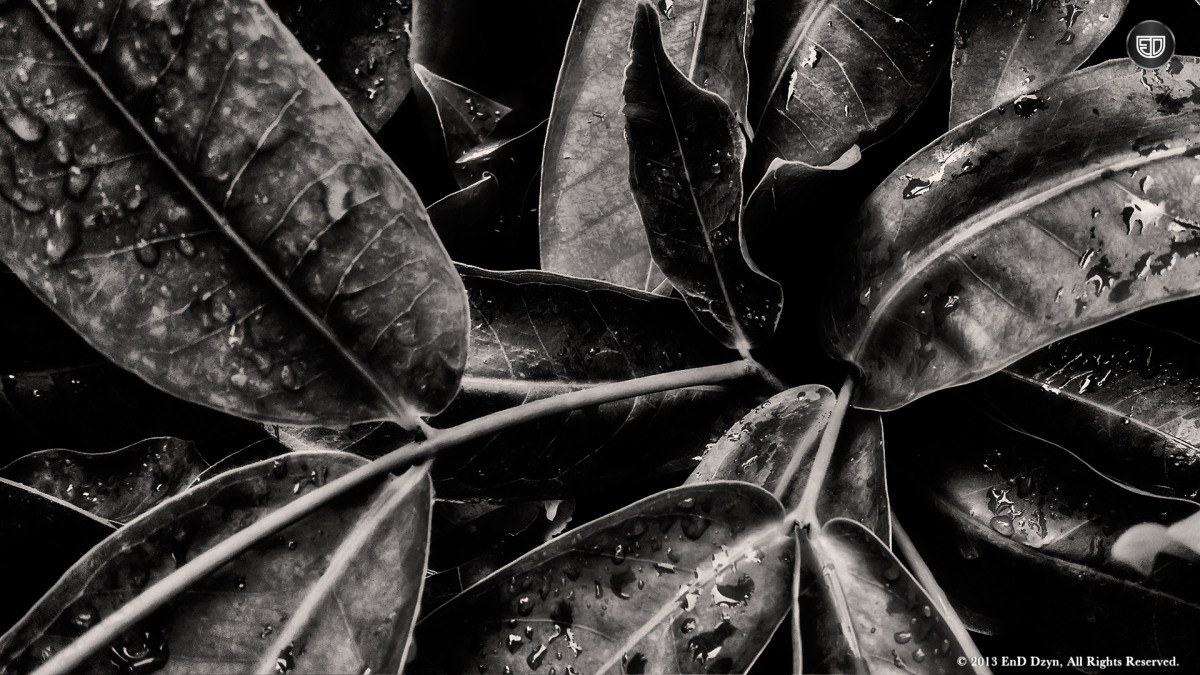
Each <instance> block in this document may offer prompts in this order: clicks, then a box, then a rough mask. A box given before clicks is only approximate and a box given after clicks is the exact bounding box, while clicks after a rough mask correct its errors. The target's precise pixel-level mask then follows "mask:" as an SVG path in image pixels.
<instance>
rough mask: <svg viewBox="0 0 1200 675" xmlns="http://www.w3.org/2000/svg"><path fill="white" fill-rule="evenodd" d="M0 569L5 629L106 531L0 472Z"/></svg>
mask: <svg viewBox="0 0 1200 675" xmlns="http://www.w3.org/2000/svg"><path fill="white" fill-rule="evenodd" d="M0 512H2V513H3V514H4V517H3V518H0V539H2V540H3V541H4V547H5V551H6V553H5V555H2V556H0V574H3V575H4V578H5V579H8V580H9V582H10V583H9V584H8V588H7V589H5V594H4V602H3V603H0V630H8V628H9V626H12V625H13V624H14V623H15V622H16V621H17V620H18V619H20V618H21V615H22V614H24V613H25V611H26V610H28V609H29V608H30V607H31V606H32V605H33V603H34V602H35V601H36V600H37V599H38V596H40V595H41V594H42V593H44V592H45V591H46V589H48V588H50V586H51V585H53V584H54V582H55V580H57V579H58V577H59V575H61V574H62V573H63V572H64V571H66V569H67V568H68V567H70V566H71V565H72V564H73V563H74V562H75V561H76V560H78V559H79V558H80V557H81V556H82V555H83V554H84V553H86V552H87V550H88V549H89V548H91V547H92V546H94V545H95V544H97V543H98V542H99V541H100V540H101V539H104V538H105V537H107V536H108V535H110V534H112V532H113V526H112V525H111V524H109V523H107V522H105V521H104V520H101V519H100V518H97V517H96V516H93V515H92V514H90V513H88V512H87V511H83V510H81V509H79V508H76V507H74V506H72V505H70V504H68V503H66V502H63V501H61V500H58V499H55V498H53V497H50V496H48V495H44V494H42V493H40V492H38V491H37V490H34V489H32V488H29V487H26V486H24V485H21V484H19V483H14V482H13V481H11V480H8V479H7V478H0Z"/></svg>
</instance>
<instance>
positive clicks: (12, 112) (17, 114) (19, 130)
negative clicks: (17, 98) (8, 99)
mask: <svg viewBox="0 0 1200 675" xmlns="http://www.w3.org/2000/svg"><path fill="white" fill-rule="evenodd" d="M0 120H3V122H4V126H6V127H8V130H9V131H11V132H13V135H14V136H16V137H17V138H19V139H21V140H22V141H25V142H26V143H37V142H38V141H41V140H42V139H43V138H45V137H46V129H47V126H46V121H45V120H43V119H42V118H40V117H37V116H36V115H33V114H31V113H30V112H29V111H27V110H25V109H24V108H22V107H21V106H19V105H18V106H15V107H12V108H6V109H0Z"/></svg>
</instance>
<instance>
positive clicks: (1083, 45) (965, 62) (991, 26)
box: [950, 0, 1129, 127]
mask: <svg viewBox="0 0 1200 675" xmlns="http://www.w3.org/2000/svg"><path fill="white" fill-rule="evenodd" d="M1128 4H1129V0H1093V1H1092V2H1090V3H1087V4H1084V3H1078V4H1077V3H1074V2H1059V3H1048V2H1046V0H1032V1H1030V2H1027V1H1026V0H999V1H997V0H964V2H963V3H962V8H961V9H960V10H959V13H958V23H957V24H956V25H955V27H954V60H953V64H954V67H953V68H951V69H950V77H951V79H952V81H953V83H954V84H953V91H952V93H951V97H950V126H951V127H956V126H958V125H959V124H962V123H963V122H966V121H967V120H969V119H971V118H972V117H975V116H976V115H980V114H983V113H985V112H989V111H991V110H995V109H997V108H999V107H1000V106H1008V105H1011V104H1012V101H1013V99H1015V98H1017V97H1018V96H1021V95H1023V94H1028V93H1031V92H1034V91H1037V90H1038V89H1041V88H1042V87H1044V86H1046V84H1048V83H1049V82H1052V81H1053V80H1055V79H1057V78H1058V77H1060V76H1062V75H1065V74H1067V73H1069V72H1071V71H1072V70H1075V69H1076V68H1078V67H1079V66H1080V65H1082V64H1083V62H1084V61H1087V59H1088V57H1089V56H1091V55H1092V52H1094V51H1096V48H1097V47H1099V46H1100V43H1101V42H1104V39H1105V38H1106V37H1108V34H1109V33H1110V32H1112V30H1113V28H1115V27H1116V26H1117V23H1118V22H1119V21H1120V20H1121V15H1122V14H1123V13H1124V12H1125V7H1126V6H1127V5H1128Z"/></svg>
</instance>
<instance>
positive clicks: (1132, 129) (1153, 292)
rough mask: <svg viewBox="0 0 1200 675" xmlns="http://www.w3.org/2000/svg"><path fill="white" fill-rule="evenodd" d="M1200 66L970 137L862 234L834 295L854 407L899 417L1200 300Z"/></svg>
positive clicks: (1132, 79)
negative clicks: (1080, 341) (856, 377)
mask: <svg viewBox="0 0 1200 675" xmlns="http://www.w3.org/2000/svg"><path fill="white" fill-rule="evenodd" d="M1197 81H1200V63H1198V62H1197V60H1196V59H1195V58H1190V57H1189V58H1184V59H1176V60H1174V61H1173V62H1172V63H1171V64H1169V65H1168V67H1166V68H1163V69H1162V70H1159V71H1155V72H1154V73H1151V74H1147V75H1143V73H1142V71H1141V70H1140V69H1137V68H1135V67H1134V66H1133V65H1132V64H1130V63H1129V62H1128V61H1125V60H1120V61H1112V62H1109V63H1107V64H1103V65H1100V66H1096V67H1095V68H1090V69H1088V70H1085V71H1082V72H1079V73H1076V74H1073V75H1071V76H1068V77H1066V78H1064V79H1063V80H1060V81H1059V82H1057V83H1055V84H1053V85H1051V86H1049V87H1047V88H1046V89H1044V90H1042V91H1040V92H1039V93H1038V94H1037V95H1036V96H1032V95H1031V96H1030V97H1029V98H1024V99H1018V100H1017V101H1016V103H1015V104H1014V105H1013V106H1012V110H1011V111H1009V112H1008V114H1004V113H1001V112H1000V111H994V112H992V113H989V114H987V115H984V116H982V117H979V118H976V119H975V120H973V121H971V122H970V123H968V124H965V125H962V126H960V127H957V128H955V129H954V130H952V131H951V132H950V133H948V134H946V135H945V136H943V137H942V138H941V139H939V140H937V141H935V142H934V143H933V144H931V145H930V146H928V147H927V148H926V149H925V150H923V151H921V152H920V153H918V154H917V155H915V156H914V157H913V158H912V159H910V160H908V161H907V162H906V163H905V164H903V165H902V166H900V167H899V168H898V169H897V170H896V171H895V172H893V173H892V175H891V176H889V177H888V178H887V179H886V180H885V181H884V183H883V184H882V185H881V186H880V187H879V188H878V189H876V191H875V192H874V193H873V194H872V196H871V197H870V199H868V200H867V202H866V203H865V204H864V205H863V208H862V209H861V210H860V211H859V214H858V216H857V218H856V219H855V221H854V222H853V223H852V225H851V229H850V232H849V234H850V236H849V237H848V238H847V239H846V240H844V242H843V244H844V245H843V247H842V249H841V251H840V252H839V254H838V263H839V265H837V266H836V268H837V269H838V270H839V272H838V273H837V274H836V276H835V277H834V278H832V279H831V280H830V284H829V285H828V286H827V289H828V290H829V293H828V294H827V296H826V302H825V309H824V310H823V313H824V333H825V336H826V341H827V345H828V346H829V349H830V351H831V352H832V353H834V354H835V355H837V356H839V357H840V358H843V359H845V360H847V361H849V362H851V363H853V364H854V365H855V366H856V367H857V368H858V369H859V370H860V371H861V373H862V380H861V383H862V384H861V388H860V389H859V390H858V393H857V398H856V401H855V404H856V405H858V406H861V407H866V408H871V409H876V410H889V409H893V408H896V407H898V406H901V405H903V404H905V403H907V402H908V401H911V400H913V399H914V398H917V397H919V396H922V395H924V394H927V393H929V392H930V391H934V390H937V389H941V388H944V387H948V386H952V385H956V384H963V383H966V382H971V381H974V380H978V379H980V378H982V377H984V376H986V375H989V374H991V373H993V372H995V371H997V370H999V369H1000V368H1003V367H1004V366H1005V365H1007V364H1009V363H1011V362H1012V361H1015V360H1016V359H1018V358H1020V357H1021V356H1023V355H1025V354H1028V353H1030V352H1032V351H1034V350H1036V349H1038V348H1039V347H1041V346H1044V345H1046V344H1048V343H1050V342H1052V341H1054V340H1057V339H1060V338H1063V337H1066V336H1068V335H1071V334H1073V333H1077V332H1080V331H1082V330H1085V329H1087V328H1090V327H1092V326H1096V325H1098V324H1101V323H1104V322H1106V321H1109V320H1111V319H1114V318H1117V317H1119V316H1122V315H1125V314H1128V313H1130V312H1133V311H1135V310H1137V309H1141V308H1143V307H1146V306H1148V305H1152V304H1157V303H1162V302H1166V301H1168V300H1174V299H1179V298H1182V297H1186V296H1189V295H1193V294H1195V293H1196V292H1198V291H1200V284H1197V283H1196V281H1195V280H1196V279H1198V278H1200V277H1198V276H1197V274H1196V270H1197V269H1198V265H1200V263H1197V261H1196V258H1195V257H1194V256H1195V253H1196V251H1197V250H1200V249H1197V241H1198V240H1197V239H1196V238H1195V237H1196V234H1197V233H1198V232H1200V226H1198V225H1197V223H1200V189H1198V188H1197V183H1196V182H1195V181H1194V180H1193V179H1194V177H1195V176H1196V175H1197V174H1198V173H1200V164H1198V163H1197V162H1196V159H1195V157H1194V156H1193V155H1194V154H1195V146H1194V145H1190V144H1191V143H1193V142H1194V141H1193V140H1192V139H1194V138H1195V137H1196V134H1197V132H1198V131H1200V121H1198V120H1200V118H1198V117H1197V116H1196V115H1195V110H1196V109H1197V106H1198V105H1200V88H1197V86H1196V85H1195V84H1194V82H1197Z"/></svg>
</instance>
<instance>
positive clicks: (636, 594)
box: [409, 482, 792, 673]
mask: <svg viewBox="0 0 1200 675" xmlns="http://www.w3.org/2000/svg"><path fill="white" fill-rule="evenodd" d="M782 516H783V510H782V508H781V507H780V505H779V503H778V501H776V500H775V499H774V498H772V497H771V496H770V494H768V493H766V492H764V491H763V490H761V489H760V488H756V487H754V486H751V485H746V484H743V483H733V482H717V483H701V484H698V485H689V486H684V487H680V488H675V489H672V490H667V491H665V492H662V493H659V494H657V495H654V496H652V497H649V498H647V499H644V500H641V501H639V502H636V503H634V504H632V505H630V506H628V507H626V508H624V509H621V510H619V511H616V512H615V513H612V514H610V515H608V516H605V517H604V518H601V519H599V520H597V521H593V522H591V523H589V524H587V525H585V526H583V527H580V528H577V529H575V530H572V531H571V533H570V534H566V535H563V536H562V537H560V538H558V539H556V540H555V541H552V542H550V543H548V544H546V545H544V546H542V547H540V548H538V549H536V550H534V551H532V552H530V553H529V554H528V555H526V556H524V557H523V558H521V559H520V560H518V561H517V562H515V563H513V564H512V565H509V566H507V567H505V568H503V569H501V570H500V571H498V572H496V573H495V574H493V575H492V576H490V577H488V578H487V579H485V580H483V581H481V582H480V583H478V584H476V585H475V586H473V587H472V588H470V589H468V590H467V591H466V592H465V593H463V594H462V595H460V596H459V597H457V598H455V599H454V600H453V601H451V602H449V603H447V604H446V605H443V606H442V607H441V608H440V609H438V610H437V611H435V612H434V613H432V614H430V615H429V616H428V617H426V618H424V619H422V620H421V623H420V624H419V625H418V627H417V634H416V639H417V641H418V644H420V645H422V649H421V650H420V651H419V652H418V653H417V661H416V663H414V664H413V665H412V666H410V668H409V670H410V672H418V673H420V672H437V673H451V672H454V673H466V672H472V673H476V672H479V670H478V668H479V666H481V665H482V666H487V669H488V672H503V671H504V668H505V667H508V668H511V669H512V670H514V671H527V670H538V668H539V667H541V666H542V665H543V664H547V665H550V666H555V667H557V668H574V669H575V670H576V671H577V672H584V673H594V672H598V671H599V670H600V667H601V666H602V665H603V664H605V662H607V661H609V660H611V659H616V660H618V661H620V662H621V663H622V665H623V671H624V672H650V673H679V672H706V671H709V670H719V671H720V672H744V671H745V670H746V669H747V668H749V666H750V664H752V663H753V662H754V659H755V658H756V657H757V656H758V654H759V652H760V651H761V650H762V648H763V647H764V646H765V645H766V643H767V641H768V640H769V639H770V637H771V635H772V633H774V632H775V629H776V627H777V626H778V625H779V623H780V622H781V621H782V620H783V618H784V616H785V614H786V613H787V604H788V603H787V600H786V598H787V589H788V588H789V587H790V584H791V573H790V570H791V564H792V560H791V555H790V553H791V550H790V546H787V540H786V539H781V540H780V541H779V542H778V543H775V544H773V545H771V546H764V547H763V548H762V549H761V550H755V551H753V552H752V553H751V554H750V555H749V557H748V558H747V559H744V560H741V561H740V562H739V563H738V564H737V569H736V571H735V570H733V569H727V570H725V571H724V572H723V573H722V574H720V576H718V577H717V578H716V579H715V580H714V581H712V582H709V583H708V584H705V585H704V586H703V587H702V588H697V589H695V590H694V591H693V592H688V593H686V594H685V595H684V596H683V597H682V599H678V598H677V596H678V595H679V594H680V593H681V588H684V587H687V586H688V585H689V583H690V582H692V581H694V578H693V573H695V574H696V575H699V574H702V573H704V572H708V571H710V570H713V569H714V568H718V569H719V568H720V566H721V565H723V564H726V565H727V564H728V562H722V560H723V559H722V558H721V551H722V550H723V549H722V547H723V546H729V545H731V544H733V543H734V541H735V540H736V538H737V535H738V534H739V533H744V532H750V531H754V530H756V529H757V528H759V527H761V526H765V525H768V524H770V523H772V522H773V521H775V520H777V519H779V518H781V517H782ZM726 556H727V557H728V554H726ZM671 606H674V610H673V611H671V612H670V613H669V615H667V616H665V617H663V618H662V620H661V621H660V622H657V623H655V624H654V625H653V627H652V629H651V632H650V633H649V634H648V635H646V636H645V637H644V638H642V639H641V640H640V641H638V642H637V643H636V645H634V646H633V647H632V649H630V650H629V651H628V652H627V653H626V652H624V651H618V650H622V645H624V643H625V642H626V640H628V639H629V638H630V637H631V636H632V634H633V633H634V631H635V630H636V629H638V627H639V626H641V625H642V624H643V623H645V622H646V621H647V620H649V619H650V618H651V617H652V616H654V615H655V612H657V611H659V609H660V608H663V609H665V608H668V607H671ZM559 654H562V657H561V659H560V658H559V657H558V655H559Z"/></svg>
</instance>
